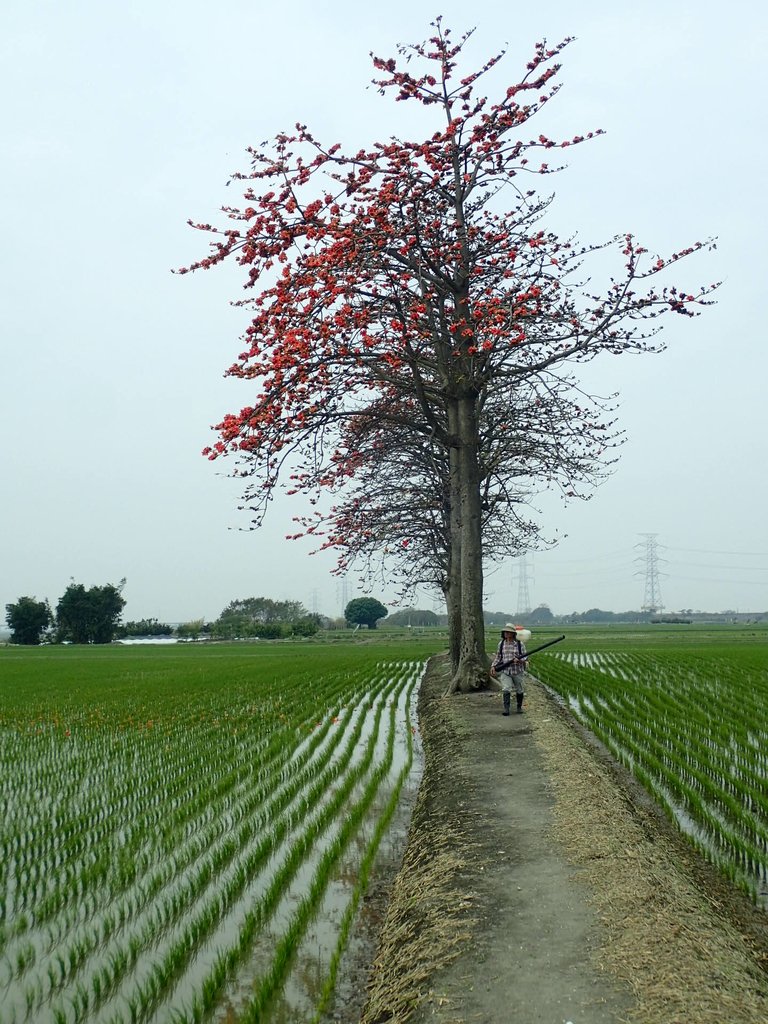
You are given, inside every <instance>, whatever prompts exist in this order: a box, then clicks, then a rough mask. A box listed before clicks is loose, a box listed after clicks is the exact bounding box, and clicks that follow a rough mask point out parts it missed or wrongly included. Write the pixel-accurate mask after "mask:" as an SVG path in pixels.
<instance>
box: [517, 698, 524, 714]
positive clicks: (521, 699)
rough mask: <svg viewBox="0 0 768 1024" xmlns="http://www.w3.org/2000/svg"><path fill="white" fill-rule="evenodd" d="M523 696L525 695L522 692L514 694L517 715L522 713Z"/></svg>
mask: <svg viewBox="0 0 768 1024" xmlns="http://www.w3.org/2000/svg"><path fill="white" fill-rule="evenodd" d="M524 696H525V694H524V693H516V694H515V700H516V701H517V713H518V715H522V713H523V697H524Z"/></svg>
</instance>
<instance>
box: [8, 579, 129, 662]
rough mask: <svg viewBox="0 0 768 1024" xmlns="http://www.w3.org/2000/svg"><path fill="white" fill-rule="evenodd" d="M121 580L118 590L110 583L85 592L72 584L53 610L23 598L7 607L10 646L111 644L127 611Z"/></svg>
mask: <svg viewBox="0 0 768 1024" xmlns="http://www.w3.org/2000/svg"><path fill="white" fill-rule="evenodd" d="M124 586H125V580H124V579H122V580H121V581H120V583H119V584H118V585H117V586H114V585H113V584H111V583H107V584H105V585H104V586H101V587H89V588H88V589H86V588H85V587H84V586H83V584H82V583H74V582H72V583H70V585H69V586H68V587H67V589H66V590H65V591H64V594H63V595H62V596H61V598H60V599H59V603H58V604H57V605H56V611H55V612H53V611H52V610H51V606H50V605H49V603H48V601H47V600H46V601H37V600H36V599H35V598H34V597H20V598H19V600H18V601H16V602H13V603H11V604H7V605H6V606H5V621H6V622H7V624H8V626H9V628H10V630H11V643H12V644H24V645H26V646H33V645H37V644H40V643H42V642H43V640H45V641H47V642H49V643H72V644H108V643H111V642H112V640H113V638H114V636H115V632H116V630H117V628H118V623H119V621H120V615H121V613H122V611H123V608H124V607H125V599H124V598H123V587H124Z"/></svg>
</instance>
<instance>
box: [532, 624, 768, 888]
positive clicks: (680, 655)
mask: <svg viewBox="0 0 768 1024" xmlns="http://www.w3.org/2000/svg"><path fill="white" fill-rule="evenodd" d="M545 640H546V637H542V642H543V641H545ZM566 640H567V642H564V643H562V644H560V645H558V646H555V647H552V648H551V649H549V650H547V651H543V652H542V653H541V654H540V655H536V656H534V657H533V658H532V659H531V671H532V672H533V673H534V675H535V676H536V677H537V678H538V679H539V680H540V681H541V682H543V683H544V684H545V685H546V686H547V687H548V688H549V689H550V690H552V691H553V692H555V693H556V694H557V695H558V696H559V697H560V698H561V699H562V700H563V702H564V703H566V704H567V706H568V707H569V708H570V710H571V712H572V713H573V714H574V715H575V717H576V718H577V719H578V720H579V721H580V722H581V723H582V724H583V725H584V726H585V727H586V728H588V729H589V730H590V731H591V732H592V733H593V734H594V735H595V736H596V737H597V738H598V739H599V740H601V741H602V743H603V744H604V745H605V746H606V747H607V748H608V749H609V750H610V752H611V753H612V754H613V756H614V757H615V758H616V759H617V760H618V761H620V762H621V763H622V764H623V765H625V766H626V768H627V769H629V770H630V771H631V772H632V773H633V774H634V776H635V777H636V778H637V779H638V780H639V781H640V782H641V783H642V785H643V786H644V787H645V789H646V790H647V791H648V792H649V793H650V794H651V795H652V796H653V797H654V799H655V800H656V801H657V802H658V804H660V805H661V807H662V808H663V809H664V811H665V812H666V813H667V815H668V816H669V817H670V818H671V819H672V820H673V821H674V822H675V823H676V825H677V826H678V827H679V829H680V830H681V831H682V832H683V833H684V834H685V835H686V837H687V838H688V839H689V840H690V842H691V843H692V844H693V845H694V846H695V847H696V848H697V849H698V850H699V852H700V853H701V854H702V855H703V856H704V857H705V858H706V859H707V860H708V861H710V862H711V863H713V864H714V865H716V866H717V867H718V869H719V870H720V871H721V872H722V873H723V874H724V875H726V876H727V877H728V878H729V879H730V880H731V881H732V882H733V883H734V884H735V885H737V886H738V887H740V888H742V889H743V890H744V891H745V892H746V893H748V894H749V896H750V897H751V898H752V900H753V901H754V902H755V903H756V904H758V905H762V906H763V907H768V630H766V628H765V626H762V628H760V627H756V626H753V627H748V626H734V627H727V626H723V627H720V628H709V629H707V628H702V627H700V626H697V627H691V626H679V627H664V626H649V627H645V628H642V627H639V628H637V629H632V630H622V629H621V628H619V627H612V628H610V629H604V630H585V631H583V632H581V631H578V630H576V631H570V632H568V633H567V638H566ZM530 646H533V641H532V643H531V645H530Z"/></svg>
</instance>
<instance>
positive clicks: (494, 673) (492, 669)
mask: <svg viewBox="0 0 768 1024" xmlns="http://www.w3.org/2000/svg"><path fill="white" fill-rule="evenodd" d="M495 678H496V669H495V668H494V667H493V666H491V679H495Z"/></svg>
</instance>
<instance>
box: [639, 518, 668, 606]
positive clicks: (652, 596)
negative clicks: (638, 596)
mask: <svg viewBox="0 0 768 1024" xmlns="http://www.w3.org/2000/svg"><path fill="white" fill-rule="evenodd" d="M640 536H641V537H645V556H644V558H645V568H644V569H643V570H642V571H643V574H644V575H645V596H644V597H643V604H642V608H641V611H644V612H650V613H651V615H653V614H655V613H656V612H660V611H663V609H664V605H663V604H662V601H661V584H660V582H659V580H660V577H661V573H660V572H659V562H660V561H663V559H660V558H659V553H658V545H657V544H656V538H657V536H658V534H656V533H641V534H640ZM635 547H641V545H640V544H636V545H635ZM642 557H643V556H640V558H638V559H637V561H640V559H641V558H642ZM638 574H639V573H635V575H636V576H637V575H638Z"/></svg>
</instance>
